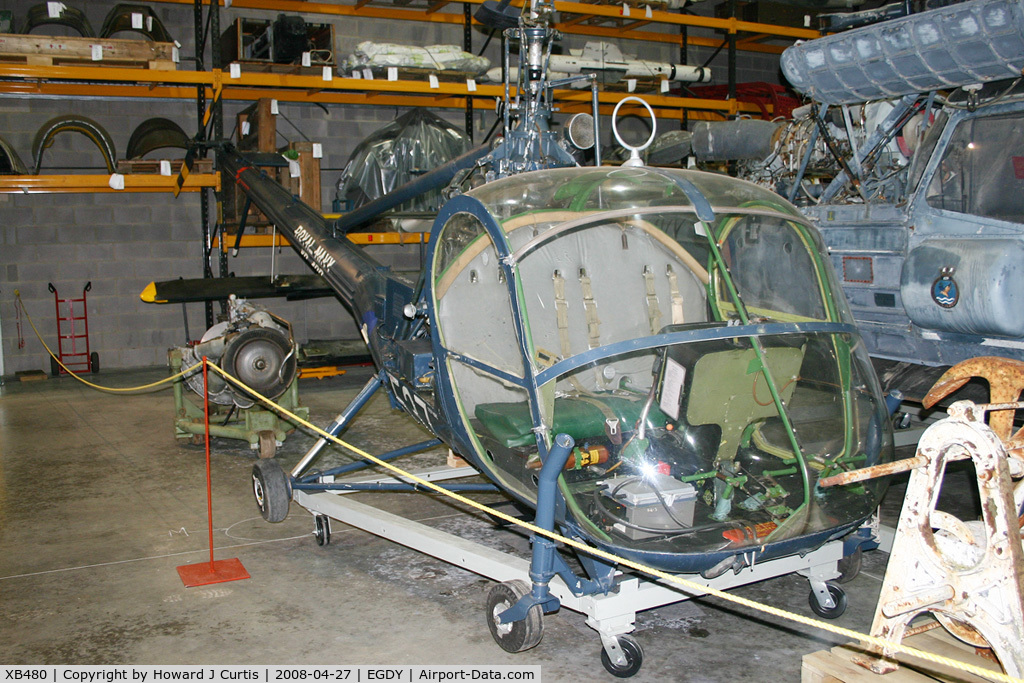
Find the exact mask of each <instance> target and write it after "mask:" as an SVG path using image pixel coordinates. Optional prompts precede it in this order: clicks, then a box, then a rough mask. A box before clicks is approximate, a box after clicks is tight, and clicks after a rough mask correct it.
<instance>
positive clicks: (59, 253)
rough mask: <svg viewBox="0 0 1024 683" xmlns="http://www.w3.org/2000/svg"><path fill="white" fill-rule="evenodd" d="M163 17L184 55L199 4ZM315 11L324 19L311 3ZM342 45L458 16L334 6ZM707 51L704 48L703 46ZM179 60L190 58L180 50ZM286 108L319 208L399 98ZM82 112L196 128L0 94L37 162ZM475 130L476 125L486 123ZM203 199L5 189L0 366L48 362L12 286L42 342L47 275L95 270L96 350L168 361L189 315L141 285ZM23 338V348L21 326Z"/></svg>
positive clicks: (433, 39) (0, 228)
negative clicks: (62, 118) (315, 170)
mask: <svg viewBox="0 0 1024 683" xmlns="http://www.w3.org/2000/svg"><path fill="white" fill-rule="evenodd" d="M36 3H37V0H8V1H7V2H5V3H3V6H4V8H5V9H11V10H13V12H14V15H15V17H16V21H17V22H18V23H19V24H20V23H21V22H22V21H23V20H24V16H25V13H26V11H27V9H28V7H30V6H31V5H34V4H36ZM69 4H72V5H73V6H76V7H78V8H80V9H83V10H84V11H85V12H86V14H87V15H88V17H89V19H90V21H91V23H92V25H93V26H94V27H95V28H96V29H99V27H100V26H101V24H102V23H103V18H104V17H105V15H106V13H107V11H109V9H110V8H111V7H112V6H113V5H114V4H115V2H113V1H105V0H89V2H84V0H83V1H79V2H72V3H69ZM152 6H153V8H154V9H155V10H156V11H157V14H158V15H159V16H160V18H161V20H162V21H163V22H164V23H165V25H166V26H167V28H168V30H169V31H170V32H171V34H172V35H173V36H174V37H175V38H176V39H177V40H178V41H179V42H180V43H181V44H182V48H181V55H182V56H183V57H184V58H187V57H189V56H190V55H192V54H193V52H194V47H193V45H194V41H193V26H192V18H193V14H192V8H191V6H189V5H170V4H159V3H157V4H154V5H152ZM711 6H712V3H710V2H709V3H702V4H699V5H697V6H695V7H696V9H697V11H698V12H699V13H710V11H711ZM276 14H277V13H276V12H262V13H261V12H259V11H254V10H239V9H235V8H232V9H229V10H223V11H222V13H221V16H222V19H221V22H222V26H225V27H226V26H227V25H228V24H229V22H230V21H231V20H232V19H234V18H235V17H237V16H247V17H259V16H263V17H269V18H273V17H274V16H276ZM310 20H311V21H329V18H326V17H322V16H311V17H310ZM333 23H334V26H335V31H336V35H337V51H338V53H339V55H341V54H347V53H348V52H351V50H352V48H354V46H355V45H356V44H357V43H358V42H360V41H362V40H377V41H389V42H405V43H413V44H420V45H426V44H435V43H456V44H461V42H462V28H461V27H460V26H458V25H441V24H421V23H416V22H403V21H391V22H388V21H382V20H368V19H353V18H339V19H336V20H333ZM644 30H665V31H674V30H675V29H672V28H670V27H661V28H658V27H657V26H653V25H652V26H648V27H645V28H644ZM484 39H485V36H484V35H483V34H482V33H479V32H478V33H477V34H476V35H475V36H474V43H475V45H476V46H477V47H479V46H480V45H482V44H483V40H484ZM586 40H588V39H587V38H585V37H581V36H566V38H565V46H566V47H582V45H583V44H584V43H585V42H586ZM618 42H619V43H620V47H621V49H622V50H623V51H624V52H625V53H627V54H631V55H640V56H641V57H643V58H646V59H659V60H664V61H676V60H677V57H678V48H675V47H673V46H671V45H661V44H658V45H655V44H644V43H637V42H635V41H618ZM499 45H500V41H498V40H494V41H492V43H491V45H490V47H489V51H488V56H490V57H491V58H492V60H495V62H496V63H497V60H498V59H499ZM705 54H706V53H705ZM722 60H724V56H723V57H720V58H719V60H717V61H716V62H714V63H713V66H715V67H718V66H719V62H721V67H720V70H719V72H718V74H719V75H718V78H717V79H716V80H717V82H724V77H725V71H724V61H722ZM689 61H690V63H700V62H701V61H702V57H701V50H699V49H695V48H694V49H691V54H690V60H689ZM180 68H183V69H188V68H192V67H191V66H190V64H189V63H188V62H187V61H183V63H182V64H181V65H180ZM776 70H777V59H774V58H765V57H763V56H758V55H754V56H753V57H751V56H749V55H745V56H744V61H743V62H742V63H741V68H740V75H741V80H774V78H769V76H770V75H771V74H772V73H774V72H775V71H776ZM246 104H247V103H240V102H231V101H229V102H227V103H226V104H225V129H226V131H230V130H231V129H232V128H233V127H234V120H235V114H236V113H237V111H238V110H239V109H241V108H242V107H244V106H246ZM280 106H281V111H282V112H283V113H284V115H285V116H287V117H288V118H289V119H291V121H293V122H294V123H295V124H296V126H298V127H299V129H300V130H301V131H302V133H303V134H305V136H307V137H309V138H310V139H313V140H315V141H319V142H322V143H323V145H324V159H323V161H322V168H323V172H322V196H323V201H324V205H323V207H321V208H322V209H324V210H329V209H330V201H331V199H332V198H333V196H334V188H335V183H336V181H337V178H338V175H339V174H340V171H341V169H342V168H343V167H344V165H345V163H346V162H347V160H348V157H349V155H350V154H351V152H352V150H353V148H354V147H355V145H356V144H357V143H358V142H359V141H360V140H362V139H363V138H364V137H365V136H366V135H368V134H370V133H372V132H373V131H375V130H377V129H378V128H380V127H381V126H383V125H385V124H386V123H388V122H390V121H391V120H393V119H394V118H395V117H396V116H398V115H400V114H401V113H403V111H400V110H397V109H395V108H393V107H370V106H331V107H329V108H328V110H327V111H326V112H325V111H324V110H323V109H322V108H320V107H316V106H311V105H301V104H290V103H286V102H281V103H280ZM435 111H437V112H438V113H440V114H441V115H443V116H446V117H447V118H449V119H450V120H451V121H452V122H453V123H456V124H457V125H462V123H463V120H464V119H463V114H462V112H461V111H458V110H443V109H435ZM68 113H76V114H80V115H84V116H88V117H91V118H93V119H95V120H96V121H97V122H99V123H100V124H101V125H102V126H103V127H104V128H105V129H106V130H107V131H108V132H109V133H110V134H111V136H112V137H113V139H114V142H115V145H116V147H117V151H118V153H119V154H123V152H124V150H125V147H126V146H127V143H128V138H129V136H130V134H131V132H132V131H133V130H134V129H135V127H136V126H137V125H138V124H139V123H141V122H142V121H144V120H145V119H147V118H150V117H152V116H164V117H167V118H171V119H173V120H175V121H177V122H178V123H179V124H180V125H181V126H182V127H183V128H184V129H185V130H186V132H190V133H191V132H192V131H194V130H195V127H196V112H195V104H194V102H191V101H174V100H156V99H152V100H150V99H129V100H104V99H95V100H90V99H84V98H73V99H71V98H67V99H45V98H20V97H6V96H0V135H3V136H4V137H5V138H6V139H7V140H8V142H10V143H11V144H12V145H13V146H14V148H15V149H16V150H17V151H18V152H19V154H20V155H21V157H22V159H23V161H25V163H26V164H31V163H32V159H31V156H32V153H31V149H32V140H33V137H34V135H35V133H36V131H37V130H38V128H39V126H40V125H41V124H42V123H43V122H45V121H47V120H48V119H50V118H52V117H54V116H58V115H63V114H68ZM477 115H478V124H477V130H486V128H489V127H490V124H491V122H492V121H493V111H491V110H490V109H489V108H488V109H487V110H486V111H480V110H478V114H477ZM278 131H279V133H280V135H279V137H278V140H279V142H281V144H285V143H286V142H287V141H288V140H300V139H302V135H300V134H299V133H298V132H297V131H296V130H295V129H294V128H293V127H292V126H291V125H289V124H288V123H287V122H284V121H279V122H278ZM478 137H479V136H478ZM101 167H102V163H101V160H100V157H99V155H98V153H97V151H96V149H95V148H94V147H93V146H92V144H91V143H90V142H88V141H87V140H86V139H85V138H84V137H83V136H80V135H75V134H69V133H65V134H63V135H60V136H58V137H57V139H56V141H55V144H54V145H53V147H52V148H51V149H49V150H47V151H46V154H45V156H44V173H45V172H48V170H49V172H93V173H99V172H103V171H102V168H101ZM200 234H201V230H200V202H199V198H198V196H197V195H196V194H191V193H184V194H182V195H181V196H180V197H179V198H178V199H174V198H173V197H171V196H170V195H164V194H132V193H125V194H109V193H105V194H95V195H88V194H62V195H57V194H52V195H47V194H29V195H16V196H15V195H0V238H2V241H0V330H2V338H0V353H2V354H3V356H2V358H3V371H4V373H5V374H13V373H14V372H16V371H19V370H28V369H44V370H48V369H49V362H48V360H47V358H46V355H45V352H44V350H43V348H42V346H41V344H40V343H39V342H38V341H37V340H36V339H35V336H34V335H33V334H32V330H31V329H30V327H29V325H28V323H27V321H22V325H21V330H20V332H21V334H20V336H19V329H18V324H17V321H16V315H15V307H14V290H16V289H17V290H19V291H20V292H21V296H22V299H23V301H24V303H25V306H26V307H27V309H28V311H29V313H30V314H31V315H32V317H33V320H34V321H35V322H36V325H37V326H38V328H39V331H40V333H41V334H42V335H43V337H44V338H45V339H46V341H47V343H50V344H52V343H54V339H55V335H56V324H55V320H54V302H53V296H52V295H51V294H50V293H49V292H48V291H47V283H50V282H52V283H53V284H54V285H55V286H56V287H57V288H58V291H59V292H60V294H61V296H63V297H72V296H74V297H78V296H80V295H81V290H82V287H83V286H84V285H85V283H86V282H92V291H91V292H90V293H89V297H88V298H89V325H90V335H91V342H92V350H95V351H97V352H98V353H99V354H100V360H101V365H102V367H104V368H111V369H113V368H127V367H135V366H147V365H162V364H164V363H165V361H166V349H167V348H168V347H169V346H172V345H177V344H180V343H182V342H183V341H184V338H185V334H184V324H183V314H182V307H181V306H180V305H168V306H160V305H152V304H144V303H142V302H141V301H140V300H139V293H140V292H141V291H142V289H143V288H144V287H145V286H146V284H148V283H149V282H150V281H152V280H154V279H172V278H177V277H185V278H191V277H199V276H200V275H201V274H202V264H201V244H200ZM375 249H376V250H377V251H375V252H374V253H375V254H378V255H380V258H382V260H384V261H385V262H394V263H397V264H404V265H410V264H412V265H415V264H416V263H417V262H418V257H419V249H418V247H416V246H405V247H377V248H375ZM270 260H271V258H270V253H269V251H268V250H259V251H256V250H245V251H244V252H243V253H242V254H241V255H240V256H239V257H238V258H232V259H230V261H229V269H230V270H231V271H232V272H234V273H236V274H237V275H249V274H264V275H265V274H268V273H269V272H270ZM277 270H278V272H293V273H304V272H307V271H306V268H305V266H304V265H303V264H302V263H301V261H300V260H299V259H298V257H296V256H295V255H294V254H293V253H292V252H290V251H284V252H282V253H281V254H279V255H278V258H277ZM265 303H266V304H267V305H269V306H270V307H271V308H272V310H273V311H274V312H275V313H277V314H278V315H281V316H282V317H284V318H286V319H289V320H291V321H292V323H293V325H294V327H295V332H296V336H297V337H298V338H299V339H300V340H305V339H308V338H354V337H357V336H358V332H357V330H356V327H355V324H354V321H353V320H352V319H351V316H350V314H349V313H348V312H347V311H346V310H345V309H344V308H343V307H342V306H341V305H340V304H339V303H338V302H337V301H335V300H334V299H322V300H315V301H307V302H285V301H280V300H271V301H267V302H265ZM187 316H188V325H189V331H190V333H191V334H192V336H193V337H198V336H200V335H201V334H202V332H203V328H204V325H203V322H204V320H203V317H204V316H203V309H202V305H200V304H189V305H188V306H187ZM22 338H23V339H24V342H25V344H24V347H23V348H19V341H20V339H22Z"/></svg>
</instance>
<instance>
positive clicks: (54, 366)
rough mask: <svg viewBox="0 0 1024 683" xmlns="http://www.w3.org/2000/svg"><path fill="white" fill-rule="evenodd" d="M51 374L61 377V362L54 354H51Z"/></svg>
mask: <svg viewBox="0 0 1024 683" xmlns="http://www.w3.org/2000/svg"><path fill="white" fill-rule="evenodd" d="M50 376H51V377H60V363H58V362H57V359H56V358H54V357H53V356H50Z"/></svg>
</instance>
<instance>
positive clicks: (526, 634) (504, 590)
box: [487, 579, 544, 652]
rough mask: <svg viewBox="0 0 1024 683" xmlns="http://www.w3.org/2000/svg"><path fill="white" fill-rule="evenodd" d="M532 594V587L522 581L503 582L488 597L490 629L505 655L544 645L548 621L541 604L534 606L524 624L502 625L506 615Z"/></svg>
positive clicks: (515, 622) (517, 622)
mask: <svg viewBox="0 0 1024 683" xmlns="http://www.w3.org/2000/svg"><path fill="white" fill-rule="evenodd" d="M529 592H530V584H528V583H526V582H525V581H520V580H518V579H516V580H514V581H506V582H505V583H499V584H498V585H497V586H495V587H494V588H492V589H491V590H490V592H489V593H488V594H487V628H489V629H490V630H491V637H492V638H494V642H496V643H497V644H498V646H499V647H500V648H501V649H502V650H504V651H505V652H522V651H523V650H529V649H530V648H531V647H534V646H536V645H537V643H539V642H540V639H541V636H543V635H544V619H543V616H544V615H543V614H542V613H541V610H540V605H534V606H533V607H531V608H530V611H529V612H527V613H526V618H525V619H523V620H522V621H513V622H512V623H510V624H501V623H498V616H499V615H501V613H502V612H504V611H505V610H507V609H508V608H510V607H512V605H514V604H516V603H517V602H519V598H521V597H523V596H524V595H527V594H528V593H529Z"/></svg>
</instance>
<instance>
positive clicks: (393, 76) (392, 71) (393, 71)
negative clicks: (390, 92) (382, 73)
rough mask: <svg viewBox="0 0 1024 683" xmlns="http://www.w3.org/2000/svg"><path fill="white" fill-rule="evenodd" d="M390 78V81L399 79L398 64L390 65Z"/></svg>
mask: <svg viewBox="0 0 1024 683" xmlns="http://www.w3.org/2000/svg"><path fill="white" fill-rule="evenodd" d="M388 80H389V81H397V80H398V67H397V66H389V67H388Z"/></svg>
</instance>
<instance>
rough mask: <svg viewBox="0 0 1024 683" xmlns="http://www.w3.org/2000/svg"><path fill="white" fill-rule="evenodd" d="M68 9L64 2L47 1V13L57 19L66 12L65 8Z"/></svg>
mask: <svg viewBox="0 0 1024 683" xmlns="http://www.w3.org/2000/svg"><path fill="white" fill-rule="evenodd" d="M65 9H67V7H66V5H65V4H64V3H63V2H48V3H46V14H47V16H48V17H50V18H51V19H57V18H59V17H60V15H62V14H64V10H65Z"/></svg>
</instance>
